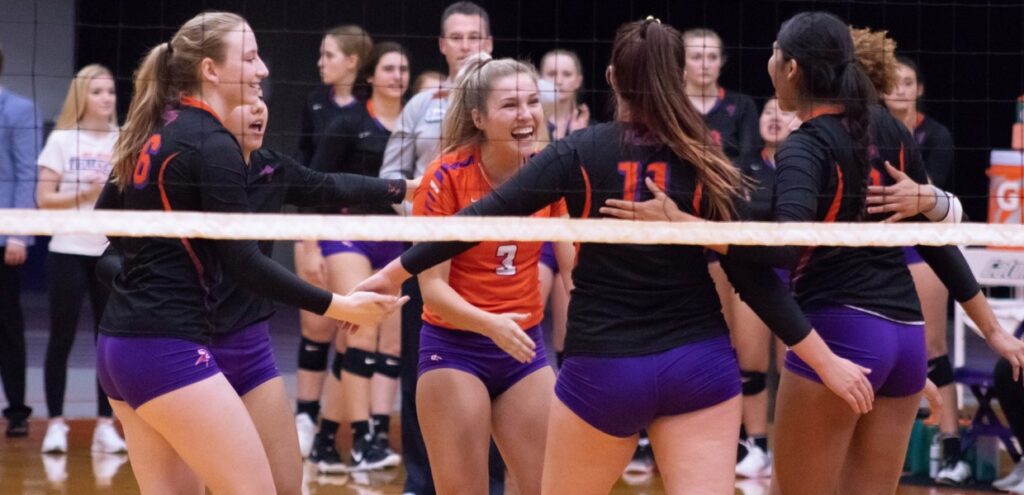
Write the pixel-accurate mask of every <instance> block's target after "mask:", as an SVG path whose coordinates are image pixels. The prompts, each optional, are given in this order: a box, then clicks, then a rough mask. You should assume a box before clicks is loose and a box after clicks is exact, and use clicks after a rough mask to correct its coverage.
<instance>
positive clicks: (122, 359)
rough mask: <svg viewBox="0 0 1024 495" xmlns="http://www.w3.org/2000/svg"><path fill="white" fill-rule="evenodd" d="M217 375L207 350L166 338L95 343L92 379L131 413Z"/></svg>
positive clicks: (111, 338)
mask: <svg viewBox="0 0 1024 495" xmlns="http://www.w3.org/2000/svg"><path fill="white" fill-rule="evenodd" d="M218 373H220V368H219V367H218V366H217V361H216V360H214V358H213V354H212V353H211V352H210V349H209V347H207V346H205V345H202V344H197V343H195V342H192V341H190V340H184V339H175V338H169V337H115V336H111V335H104V334H100V335H99V338H98V340H97V341H96V375H97V378H98V379H99V381H100V385H101V386H102V387H103V391H104V392H106V393H107V396H109V397H110V398H111V399H113V400H119V401H123V402H127V403H128V405H129V406H131V407H132V409H138V408H139V407H140V406H142V405H143V404H145V403H146V402H149V401H150V400H152V399H155V398H157V397H159V396H161V395H164V394H166V393H168V392H173V391H175V390H177V389H179V388H182V387H186V386H188V385H192V384H193V383H198V382H200V381H203V380H205V379H207V378H210V377H211V376H214V375H216V374H218Z"/></svg>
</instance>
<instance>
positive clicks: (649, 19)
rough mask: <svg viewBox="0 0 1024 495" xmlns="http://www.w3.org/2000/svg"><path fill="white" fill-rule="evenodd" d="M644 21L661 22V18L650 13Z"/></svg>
mask: <svg viewBox="0 0 1024 495" xmlns="http://www.w3.org/2000/svg"><path fill="white" fill-rule="evenodd" d="M644 22H646V23H648V24H650V23H652V22H657V23H658V24H661V19H658V18H657V17H654V16H653V15H649V16H647V17H646V18H645V19H644Z"/></svg>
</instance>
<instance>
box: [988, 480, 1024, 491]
mask: <svg viewBox="0 0 1024 495" xmlns="http://www.w3.org/2000/svg"><path fill="white" fill-rule="evenodd" d="M993 486H994V484H993ZM1003 490H1006V491H1009V492H1010V493H1017V494H1024V480H1021V481H1020V483H1017V484H1016V485H1013V486H1011V487H1009V488H1003Z"/></svg>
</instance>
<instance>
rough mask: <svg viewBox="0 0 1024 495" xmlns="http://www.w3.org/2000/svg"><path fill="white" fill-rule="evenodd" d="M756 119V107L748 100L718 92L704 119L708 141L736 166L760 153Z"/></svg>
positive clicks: (736, 94) (758, 130)
mask: <svg viewBox="0 0 1024 495" xmlns="http://www.w3.org/2000/svg"><path fill="white" fill-rule="evenodd" d="M759 118H760V114H759V113H758V112H757V106H755V105H754V100H752V99H750V97H749V96H747V95H745V94H742V93H737V92H735V91H726V90H725V89H724V88H718V98H717V100H716V101H715V105H714V106H712V107H711V110H710V111H708V113H707V114H705V115H704V122H705V123H707V125H708V127H709V128H711V141H712V142H714V143H715V144H717V145H719V146H721V147H722V151H724V152H725V156H727V157H729V159H730V160H732V161H733V163H735V164H737V165H739V164H740V161H741V160H740V158H741V157H743V156H750V154H753V153H757V150H759V149H761V146H762V144H761V131H760V129H759V128H758V119H759Z"/></svg>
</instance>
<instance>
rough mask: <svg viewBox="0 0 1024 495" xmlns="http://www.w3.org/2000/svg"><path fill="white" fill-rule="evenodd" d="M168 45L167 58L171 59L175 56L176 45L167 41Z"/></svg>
mask: <svg viewBox="0 0 1024 495" xmlns="http://www.w3.org/2000/svg"><path fill="white" fill-rule="evenodd" d="M166 43H167V57H168V58H170V57H172V56H174V44H172V43H171V42H170V41H167V42H166Z"/></svg>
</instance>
